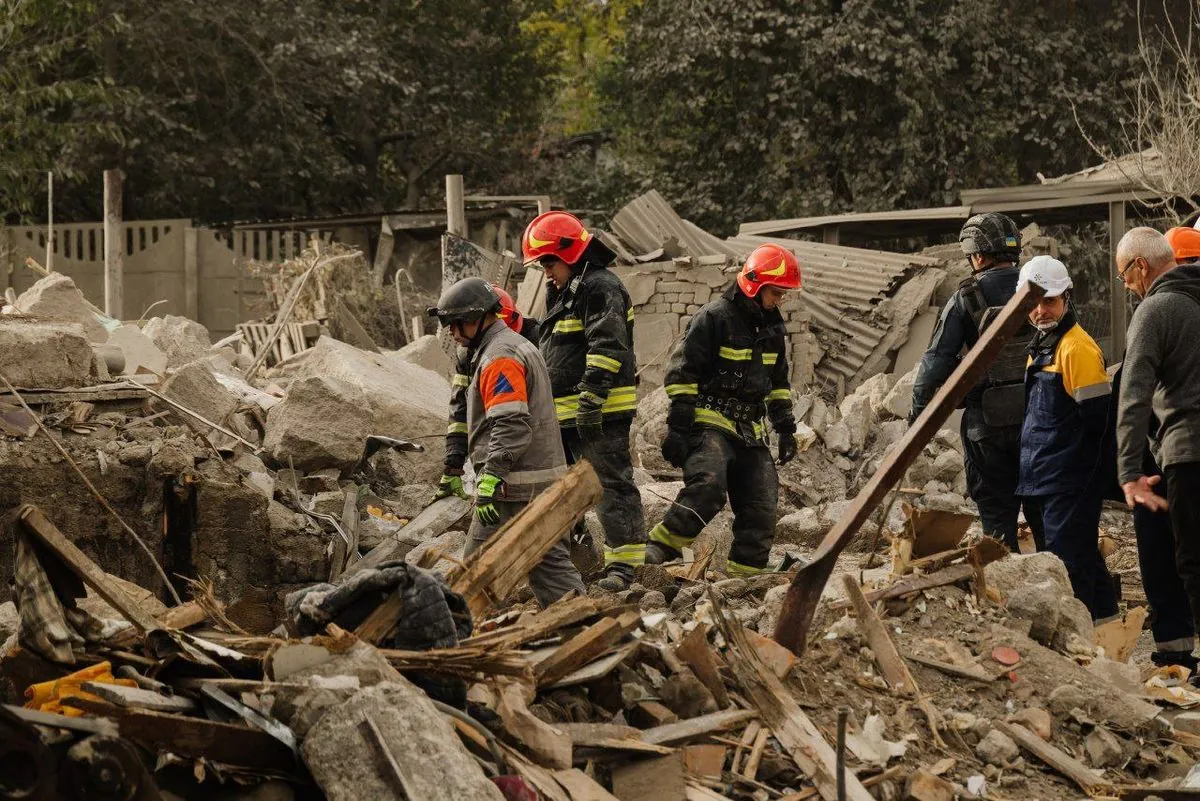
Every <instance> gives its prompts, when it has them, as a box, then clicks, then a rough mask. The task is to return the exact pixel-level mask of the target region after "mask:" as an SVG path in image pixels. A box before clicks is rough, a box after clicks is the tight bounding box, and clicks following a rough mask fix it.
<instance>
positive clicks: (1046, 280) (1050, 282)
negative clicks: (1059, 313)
mask: <svg viewBox="0 0 1200 801" xmlns="http://www.w3.org/2000/svg"><path fill="white" fill-rule="evenodd" d="M1026 281H1032V282H1033V283H1035V284H1037V285H1038V286H1040V287H1041V288H1042V289H1044V290H1046V297H1048V298H1056V297H1058V296H1059V295H1061V294H1062V293H1064V292H1066V291H1067V290H1068V289H1070V288H1071V287H1072V286H1073V284H1072V283H1071V276H1070V275H1068V274H1067V265H1065V264H1063V263H1062V262H1061V261H1059V260H1058V259H1056V258H1053V257H1052V256H1034V257H1033V258H1032V259H1030V260H1029V261H1027V262H1025V266H1024V267H1022V268H1021V275H1020V277H1019V278H1018V279H1017V286H1021V285H1023V284H1024V283H1025V282H1026Z"/></svg>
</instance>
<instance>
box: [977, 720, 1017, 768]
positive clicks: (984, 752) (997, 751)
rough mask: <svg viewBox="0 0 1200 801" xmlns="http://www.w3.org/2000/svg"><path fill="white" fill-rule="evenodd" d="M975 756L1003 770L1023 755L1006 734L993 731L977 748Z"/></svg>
mask: <svg viewBox="0 0 1200 801" xmlns="http://www.w3.org/2000/svg"><path fill="white" fill-rule="evenodd" d="M975 755H976V756H978V757H979V758H980V759H982V760H983V761H984V762H986V763H987V764H989V765H995V766H996V767H998V768H1002V767H1004V766H1005V765H1007V764H1008V763H1010V762H1012V761H1013V760H1014V759H1016V758H1017V757H1019V756H1020V755H1021V749H1020V748H1018V747H1017V744H1016V743H1014V742H1013V741H1012V738H1011V737H1009V736H1008V735H1007V734H1005V733H1004V732H1002V731H1000V730H999V729H992V730H991V731H989V732H988V733H987V735H986V736H984V738H983V739H982V740H980V741H979V745H977V746H975Z"/></svg>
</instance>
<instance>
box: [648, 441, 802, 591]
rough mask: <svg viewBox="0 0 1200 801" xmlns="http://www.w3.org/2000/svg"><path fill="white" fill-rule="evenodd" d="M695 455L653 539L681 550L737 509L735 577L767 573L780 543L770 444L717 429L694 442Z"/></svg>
mask: <svg viewBox="0 0 1200 801" xmlns="http://www.w3.org/2000/svg"><path fill="white" fill-rule="evenodd" d="M690 444H691V452H690V453H689V454H688V457H687V460H686V461H685V462H684V464H683V483H684V487H683V489H682V490H680V491H679V495H678V496H677V497H676V498H675V503H674V504H672V505H671V508H670V509H669V510H667V514H666V515H665V516H664V517H663V520H662V522H661V523H659V524H658V525H657V526H655V527H654V529H653V530H652V531H651V532H650V539H651V540H652V541H654V542H658V543H661V544H663V545H666V546H667V547H669V548H672V549H674V550H676V551H679V550H682V549H683V548H687V547H691V544H692V541H693V540H695V539H696V536H697V535H699V534H700V532H701V531H702V530H703V529H704V527H705V526H706V525H708V523H709V522H710V521H711V520H712V519H713V518H714V517H716V515H717V513H718V512H720V511H721V510H722V509H723V508H725V500H726V498H727V497H728V499H729V506H730V508H731V509H732V510H733V546H732V547H731V548H730V551H729V569H728V572H729V574H730V575H739V574H742V575H750V574H754V573H759V572H762V571H763V569H765V568H766V567H767V562H768V560H769V557H770V555H771V545H772V544H773V543H774V540H775V513H776V511H777V509H778V506H779V481H778V478H777V476H776V473H775V462H774V460H773V459H772V458H771V451H770V450H769V449H768V448H767V446H766V443H762V444H757V445H749V444H747V443H746V442H744V441H743V440H741V439H735V438H733V437H730V436H726V435H725V434H722V433H721V432H719V431H716V430H713V429H711V428H700V429H697V430H695V431H693V432H692V434H691V437H690Z"/></svg>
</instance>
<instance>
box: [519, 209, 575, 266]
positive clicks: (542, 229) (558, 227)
mask: <svg viewBox="0 0 1200 801" xmlns="http://www.w3.org/2000/svg"><path fill="white" fill-rule="evenodd" d="M591 238H592V235H591V234H590V233H588V230H587V229H586V228H584V227H583V223H581V222H580V221H579V218H578V217H576V216H575V215H574V214H568V213H567V212H565V211H548V212H546V213H545V214H539V215H538V216H537V217H535V218H534V220H533V222H531V223H530V224H529V226H528V227H527V228H526V229H525V234H524V235H523V236H522V237H521V252H522V253H523V254H524V256H525V263H526V264H529V263H530V262H533V261H537V260H538V259H540V258H542V257H543V256H557V257H558V258H560V259H562V260H563V261H565V262H566V263H567V264H572V265H573V264H575V262H577V261H579V258H580V256H582V255H583V251H584V249H585V248H586V247H587V245H588V242H589V241H590V240H591Z"/></svg>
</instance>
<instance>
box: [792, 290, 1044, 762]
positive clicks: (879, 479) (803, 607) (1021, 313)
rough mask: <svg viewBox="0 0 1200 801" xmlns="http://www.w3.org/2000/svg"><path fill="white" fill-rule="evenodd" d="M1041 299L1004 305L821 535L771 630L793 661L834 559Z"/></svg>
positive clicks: (1034, 293)
mask: <svg viewBox="0 0 1200 801" xmlns="http://www.w3.org/2000/svg"><path fill="white" fill-rule="evenodd" d="M1044 294H1045V292H1044V291H1043V290H1042V289H1041V288H1040V287H1037V286H1036V285H1034V284H1032V283H1026V284H1025V285H1024V286H1022V287H1018V289H1017V292H1016V294H1014V295H1013V296H1012V298H1011V299H1010V300H1009V301H1008V303H1007V304H1005V306H1004V309H1003V310H1002V311H1001V312H1000V314H999V315H998V316H997V317H996V319H995V320H994V321H993V322H992V324H991V325H990V326H988V328H987V330H986V331H984V332H983V335H982V336H981V337H980V338H979V341H978V342H976V343H975V346H974V347H972V348H971V350H970V351H969V352H968V353H967V355H966V356H965V357H964V358H963V359H962V361H961V362H959V365H958V367H957V369H955V371H954V372H953V373H952V374H951V375H950V378H949V379H948V380H947V381H946V383H944V384H943V385H942V388H941V389H940V390H938V392H937V394H936V395H934V397H933V401H932V402H931V403H930V404H929V405H928V406H927V407H925V411H923V412H922V413H921V416H920V417H918V418H917V419H916V421H915V422H914V423H913V424H912V425H911V426H910V427H909V429H908V432H907V433H906V434H905V435H904V436H903V437H902V438H901V439H900V441H899V442H898V443H896V446H895V448H894V449H893V450H892V451H891V452H890V453H889V454H888V455H887V457H886V458H885V459H884V460H883V463H882V464H881V465H880V466H879V469H878V470H876V471H875V473H874V474H873V475H872V476H871V478H870V480H869V481H868V482H867V483H866V485H864V486H863V488H862V489H861V490H860V491H859V493H858V495H856V496H855V497H854V500H853V501H851V503H850V505H849V506H848V507H847V509H846V511H845V513H844V514H843V515H842V517H841V519H840V520H838V522H837V524H836V525H834V527H833V528H831V529H830V530H829V532H828V533H827V534H826V535H825V539H823V540H822V541H821V544H820V545H819V546H817V549H816V551H815V552H814V553H813V555H812V561H810V562H808V563H807V564H805V565H804V566H803V567H801V568H800V569H799V570H798V571H797V572H796V575H795V577H794V578H793V579H792V586H791V587H790V588H788V593H787V596H786V597H785V598H784V600H783V609H782V610H781V612H780V615H779V622H778V623H777V624H776V626H775V639H776V640H777V641H778V642H779V643H781V644H782V645H784V646H786V647H787V648H788V649H789V650H791V651H792V653H794V654H796V655H797V656H800V655H802V654H803V653H804V649H805V647H806V646H807V644H808V630H809V627H810V626H811V625H812V620H813V615H814V614H815V613H816V611H817V605H818V604H819V603H820V600H821V592H822V591H823V590H824V589H825V584H826V583H827V582H828V581H829V577H830V575H832V573H833V567H834V565H835V564H836V563H837V558H838V556H839V555H840V554H841V552H842V551H843V550H844V549H845V548H846V546H847V545H848V544H849V543H850V540H851V539H853V537H854V535H855V534H857V533H858V530H859V528H860V527H861V526H862V524H863V523H865V522H866V521H867V519H868V518H869V517H870V516H871V513H872V512H873V511H874V510H875V507H876V506H878V505H879V503H880V501H882V500H883V499H884V497H886V496H887V494H888V491H889V490H891V488H892V487H893V486H894V485H895V484H896V483H897V482H898V481H899V480H900V479H901V477H903V475H904V472H905V471H906V470H907V469H908V467H909V465H911V464H912V463H913V461H914V460H915V459H916V458H917V454H919V453H920V452H921V450H922V449H923V448H924V447H925V445H926V444H927V443H928V442H929V441H930V440H931V439H933V436H934V435H935V434H936V433H937V432H938V429H940V428H941V426H942V424H943V423H945V422H946V420H947V419H949V417H950V415H951V413H953V411H954V410H955V409H956V408H957V407H958V404H959V402H960V401H962V399H963V398H965V397H966V396H967V393H968V392H970V390H971V388H972V387H974V386H975V384H976V382H977V381H978V380H979V379H980V378H981V377H982V376H983V374H984V372H985V371H986V370H987V368H988V365H990V364H991V363H992V361H993V360H995V358H996V356H997V354H999V352H1000V348H1001V347H1003V345H1004V343H1005V342H1006V341H1007V340H1008V338H1009V337H1011V336H1012V334H1013V333H1014V332H1015V331H1016V330H1017V328H1018V327H1020V325H1021V324H1022V323H1023V322H1024V320H1025V319H1026V317H1027V315H1028V314H1029V312H1030V311H1031V310H1032V309H1033V307H1034V306H1036V305H1037V302H1038V300H1039V299H1040V298H1041V297H1042V295H1044ZM860 786H861V785H860Z"/></svg>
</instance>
